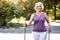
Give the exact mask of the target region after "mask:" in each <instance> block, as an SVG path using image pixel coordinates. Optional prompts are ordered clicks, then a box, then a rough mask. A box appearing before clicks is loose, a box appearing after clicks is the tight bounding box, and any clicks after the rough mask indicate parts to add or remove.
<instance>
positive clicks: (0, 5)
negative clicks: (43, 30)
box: [0, 0, 60, 40]
mask: <svg viewBox="0 0 60 40" xmlns="http://www.w3.org/2000/svg"><path fill="white" fill-rule="evenodd" d="M36 2H43V4H44V7H45V9H44V10H43V11H44V12H46V13H47V15H48V16H49V20H50V23H51V29H52V31H51V37H53V36H54V35H55V36H54V37H56V36H57V35H56V33H57V34H58V35H60V0H0V33H23V32H24V28H23V24H24V23H25V22H28V20H29V19H30V16H31V14H32V13H33V12H35V10H34V5H35V3H36ZM32 24H33V23H32ZM46 26H47V25H46ZM26 31H27V33H31V32H32V25H31V26H30V27H28V28H27V30H26ZM52 34H53V36H52ZM0 35H1V34H0ZM2 35H3V34H2ZM18 36H19V35H18ZM3 37H4V36H3ZM3 37H2V38H3ZM11 37H12V36H11ZM19 37H20V36H19ZM19 37H18V38H19ZM59 37H60V36H58V38H59ZM58 38H56V39H58ZM0 39H1V36H0ZM22 39H23V38H22ZM56 39H53V38H52V39H51V40H56ZM8 40H9V39H8ZM14 40H15V39H14Z"/></svg>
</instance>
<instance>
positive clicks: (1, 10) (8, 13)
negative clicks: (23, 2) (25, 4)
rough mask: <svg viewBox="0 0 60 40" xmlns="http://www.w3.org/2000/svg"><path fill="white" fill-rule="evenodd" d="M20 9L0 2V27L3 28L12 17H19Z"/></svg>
mask: <svg viewBox="0 0 60 40" xmlns="http://www.w3.org/2000/svg"><path fill="white" fill-rule="evenodd" d="M22 11H23V10H22V7H20V6H18V5H16V4H14V3H12V2H9V1H6V0H3V1H0V26H4V25H6V24H7V22H9V21H10V20H11V19H12V18H14V17H18V18H19V17H20V16H21V14H22Z"/></svg>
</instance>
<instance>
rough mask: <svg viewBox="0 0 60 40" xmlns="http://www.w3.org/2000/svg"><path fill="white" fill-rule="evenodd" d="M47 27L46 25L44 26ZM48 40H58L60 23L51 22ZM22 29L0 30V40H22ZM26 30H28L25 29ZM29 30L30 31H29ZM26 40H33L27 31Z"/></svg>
mask: <svg viewBox="0 0 60 40" xmlns="http://www.w3.org/2000/svg"><path fill="white" fill-rule="evenodd" d="M46 25H47V24H46ZM51 28H52V32H51V34H50V40H60V23H55V22H51ZM19 30H22V31H23V29H16V30H15V29H13V28H12V30H10V29H0V40H24V34H23V32H22V31H21V32H22V33H20V31H19ZM27 30H28V29H27ZM29 30H31V29H29ZM47 37H48V36H47ZM47 39H48V38H47ZM26 40H34V38H33V35H32V33H31V32H29V31H27V34H26Z"/></svg>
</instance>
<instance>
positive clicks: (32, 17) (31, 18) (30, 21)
mask: <svg viewBox="0 0 60 40" xmlns="http://www.w3.org/2000/svg"><path fill="white" fill-rule="evenodd" d="M33 19H34V14H32V15H31V17H30V19H29V21H28V22H27V26H29V25H30V24H31V23H32V21H33Z"/></svg>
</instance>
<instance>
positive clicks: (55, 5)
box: [54, 2, 56, 20]
mask: <svg viewBox="0 0 60 40" xmlns="http://www.w3.org/2000/svg"><path fill="white" fill-rule="evenodd" d="M54 20H56V2H55V3H54Z"/></svg>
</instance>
